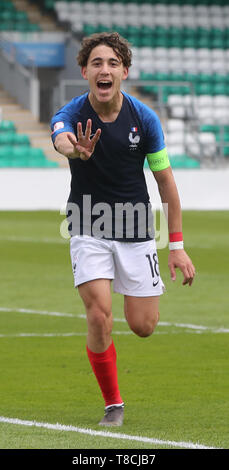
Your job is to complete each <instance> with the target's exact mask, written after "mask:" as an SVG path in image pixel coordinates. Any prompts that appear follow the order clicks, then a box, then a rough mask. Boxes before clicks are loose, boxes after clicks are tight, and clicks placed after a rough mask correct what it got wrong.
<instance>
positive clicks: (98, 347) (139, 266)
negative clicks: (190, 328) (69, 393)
mask: <svg viewBox="0 0 229 470" xmlns="http://www.w3.org/2000/svg"><path fill="white" fill-rule="evenodd" d="M131 56H132V54H131V50H130V47H129V44H128V42H127V41H126V40H125V39H124V38H122V37H121V36H119V34H118V33H99V34H94V35H92V36H89V37H86V38H84V39H83V41H82V45H81V49H80V51H79V54H78V64H79V66H80V67H81V73H82V76H83V78H84V79H85V80H87V81H88V83H89V92H87V93H84V94H83V95H81V96H78V97H75V98H73V99H72V100H71V101H70V102H69V103H68V104H67V105H65V106H64V107H63V108H61V109H60V110H59V111H58V112H57V113H56V114H55V116H54V117H53V119H52V123H51V128H52V140H53V143H54V146H55V148H56V150H57V151H58V152H59V153H61V154H62V155H65V156H66V157H67V158H68V160H69V165H70V170H71V191H70V196H69V200H68V221H69V231H70V234H71V239H70V251H71V261H72V267H73V274H74V285H75V287H77V288H78V291H79V294H80V296H81V298H82V300H83V303H84V305H85V310H86V314H87V324H88V335H87V345H86V349H87V354H88V358H89V361H90V363H91V367H92V370H93V372H94V374H95V376H96V379H97V381H98V384H99V386H100V389H101V392H102V395H103V398H104V401H105V414H104V416H103V418H102V420H101V421H100V423H99V424H100V425H102V426H121V425H122V423H123V415H124V402H123V398H122V396H121V394H120V390H119V385H118V374H117V365H116V350H115V345H114V342H113V339H112V336H111V335H112V302H111V282H112V281H113V289H114V291H115V292H119V293H121V294H123V296H124V312H125V317H126V320H127V322H128V325H129V327H130V329H131V330H132V331H133V332H134V333H136V335H138V336H140V337H147V336H149V335H151V334H152V333H153V331H154V329H155V327H156V325H157V322H158V319H159V298H160V295H161V294H162V293H163V289H164V284H163V282H162V279H161V277H160V272H159V265H158V258H157V251H156V245H155V240H154V231H153V220H152V217H151V216H152V211H149V210H148V209H149V207H150V203H149V195H148V191H147V187H146V181H145V177H144V172H143V166H144V159H145V157H147V158H148V162H149V167H150V168H151V170H152V173H153V175H154V177H155V179H156V182H157V185H158V189H159V193H160V197H161V200H162V202H163V203H167V204H168V215H167V217H168V229H169V248H170V251H169V269H170V272H171V278H172V280H175V278H176V268H178V269H180V270H181V272H182V273H183V284H184V285H185V284H188V285H191V284H192V282H193V279H194V275H195V268H194V266H193V264H192V261H191V259H190V258H189V256H188V255H187V253H186V252H185V250H184V247H183V237H182V215H181V206H180V201H179V195H178V191H177V187H176V184H175V181H174V177H173V173H172V170H171V167H170V163H169V159H168V155H167V151H166V147H165V143H164V136H163V131H162V128H161V124H160V121H159V118H158V116H157V115H156V113H155V112H154V111H152V110H151V109H150V108H149V107H147V106H146V105H145V104H143V103H142V102H140V101H139V100H138V99H136V98H135V97H133V96H130V95H129V94H127V93H124V92H123V91H121V84H122V81H123V80H125V79H126V78H127V77H128V69H129V67H130V65H131ZM150 213H151V215H150Z"/></svg>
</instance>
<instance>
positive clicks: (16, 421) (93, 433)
mask: <svg viewBox="0 0 229 470" xmlns="http://www.w3.org/2000/svg"><path fill="white" fill-rule="evenodd" d="M0 422H1V423H7V424H16V425H20V426H31V427H32V426H34V427H37V428H44V429H50V430H53V431H66V432H76V433H79V434H87V435H89V436H100V437H105V438H111V439H123V440H128V441H136V442H145V443H147V444H154V445H163V446H169V447H179V448H184V449H216V447H209V446H206V445H202V444H197V443H193V442H177V441H170V440H168V441H167V440H161V439H156V438H151V437H144V436H134V435H130V434H122V433H116V432H115V433H113V432H107V431H95V430H94V429H90V428H89V429H88V428H79V427H78V426H71V425H64V424H59V423H56V424H51V423H42V422H37V421H29V420H24V419H19V418H7V417H5V416H0Z"/></svg>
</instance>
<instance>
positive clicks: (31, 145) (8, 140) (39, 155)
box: [0, 88, 59, 168]
mask: <svg viewBox="0 0 229 470" xmlns="http://www.w3.org/2000/svg"><path fill="white" fill-rule="evenodd" d="M0 103H1V108H0V168H12V167H14V168H15V167H16V168H56V167H58V166H59V164H58V163H57V161H54V160H51V159H50V158H48V156H47V155H48V152H47V154H46V152H44V150H43V149H42V148H40V147H36V146H35V145H36V144H39V141H40V140H42V136H43V135H44V136H45V140H46V139H47V138H48V139H49V140H50V137H49V133H48V132H47V130H45V131H44V130H43V128H42V125H41V124H40V129H39V126H38V124H37V123H36V122H35V121H34V118H33V116H32V115H31V113H30V112H29V111H25V110H23V109H22V108H21V107H20V106H19V105H17V104H15V103H14V101H13V100H12V99H11V98H10V97H8V95H7V94H6V93H5V92H4V91H3V90H1V88H0ZM6 116H7V117H9V119H6ZM37 127H38V129H37ZM18 128H19V129H18ZM22 129H27V132H28V133H22V132H20V130H22ZM37 133H38V138H37ZM46 136H47V137H46ZM50 147H51V145H50Z"/></svg>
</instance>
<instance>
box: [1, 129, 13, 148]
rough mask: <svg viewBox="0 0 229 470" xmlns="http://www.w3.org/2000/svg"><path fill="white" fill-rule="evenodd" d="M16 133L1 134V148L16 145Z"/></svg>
mask: <svg viewBox="0 0 229 470" xmlns="http://www.w3.org/2000/svg"><path fill="white" fill-rule="evenodd" d="M15 135H16V134H15V133H14V132H2V133H0V146H2V145H13V144H14V137H15Z"/></svg>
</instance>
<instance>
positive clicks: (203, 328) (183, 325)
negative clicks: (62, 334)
mask: <svg viewBox="0 0 229 470" xmlns="http://www.w3.org/2000/svg"><path fill="white" fill-rule="evenodd" d="M0 312H6V313H7V312H9V313H26V314H35V315H48V316H54V317H69V318H81V319H86V315H84V314H74V313H65V312H51V311H48V310H34V309H27V308H9V307H0ZM113 320H114V322H119V323H127V322H126V320H125V318H113ZM158 326H169V327H171V326H172V327H176V328H184V329H188V330H193V331H195V332H196V333H202V332H203V331H206V332H208V331H209V332H211V333H229V328H224V327H217V326H204V325H193V324H191V323H172V322H159V323H158Z"/></svg>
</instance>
